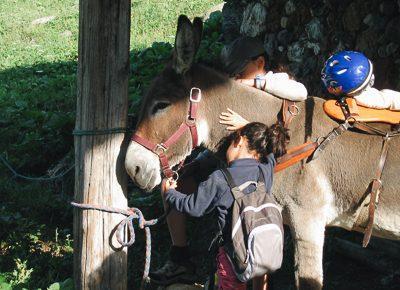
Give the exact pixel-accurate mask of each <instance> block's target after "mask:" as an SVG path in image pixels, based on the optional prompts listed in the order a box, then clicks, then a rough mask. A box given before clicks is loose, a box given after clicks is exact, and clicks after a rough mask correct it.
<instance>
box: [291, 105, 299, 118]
mask: <svg viewBox="0 0 400 290" xmlns="http://www.w3.org/2000/svg"><path fill="white" fill-rule="evenodd" d="M292 107H293V108H295V110H294V112H292V110H291V108H292ZM288 111H289V113H290V115H292V116H297V115H298V114H299V113H300V109H299V107H297V106H296V105H290V106H289V107H288Z"/></svg>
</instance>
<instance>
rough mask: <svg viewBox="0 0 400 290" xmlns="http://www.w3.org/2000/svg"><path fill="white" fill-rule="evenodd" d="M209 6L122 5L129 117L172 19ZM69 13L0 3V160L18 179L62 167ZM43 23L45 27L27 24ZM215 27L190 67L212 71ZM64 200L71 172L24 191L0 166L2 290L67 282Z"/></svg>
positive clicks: (71, 44)
mask: <svg viewBox="0 0 400 290" xmlns="http://www.w3.org/2000/svg"><path fill="white" fill-rule="evenodd" d="M219 2H221V1H220V0H203V1H195V0H191V1H179V0H164V1H155V0H145V1H139V0H132V26H131V76H130V80H129V96H130V100H131V105H130V112H135V110H136V108H137V107H136V106H135V105H134V104H135V102H136V101H137V100H139V99H140V97H141V95H142V94H143V91H144V89H145V88H146V86H147V85H148V84H149V82H150V80H151V79H152V78H153V77H154V76H155V75H156V74H157V72H158V71H159V70H161V69H162V67H163V63H164V62H165V61H166V60H167V59H168V58H169V56H170V52H171V48H172V46H171V44H173V41H174V36H175V32H176V21H177V18H178V16H179V15H180V14H186V15H188V16H189V17H190V18H193V17H194V16H202V15H203V14H204V13H205V12H206V11H207V10H209V9H210V8H211V7H212V6H214V5H215V4H218V3H219ZM78 6H79V1H78V0H35V1H33V0H1V1H0V136H1V138H0V154H1V155H2V156H3V157H6V158H7V159H8V160H9V162H10V163H11V164H12V165H13V166H14V167H15V168H16V169H17V171H19V172H20V173H22V174H25V175H29V176H40V175H43V174H46V173H47V171H48V169H52V168H54V166H55V165H57V163H58V162H59V161H60V160H63V159H64V160H66V163H67V165H70V164H71V163H72V158H73V157H72V156H73V137H72V134H71V133H72V130H73V127H74V123H75V98H76V67H77V63H76V62H77V56H78V54H77V48H78V17H79V11H78ZM46 16H54V19H53V20H52V21H50V22H48V23H45V24H39V25H33V24H32V22H33V21H34V20H36V19H39V18H42V17H46ZM219 29H220V19H219V18H218V17H215V18H214V19H212V20H211V21H209V22H208V23H207V24H206V26H205V35H206V36H205V39H204V41H203V42H202V45H201V48H200V53H199V55H198V57H199V59H200V60H202V61H205V62H209V63H212V62H213V59H214V58H215V56H216V55H218V53H219V49H220V46H221V44H220V43H219V42H218V41H217V39H218V37H219V33H218V31H219ZM67 167H68V166H67ZM72 192H73V174H68V175H67V176H66V178H64V179H63V180H58V181H55V182H52V183H35V182H34V183H30V182H25V181H22V180H19V179H15V178H11V174H10V172H9V171H7V170H6V168H5V166H3V165H2V164H1V163H0V228H1V229H2V230H0V289H11V288H7V287H9V284H10V283H11V284H12V285H13V287H12V289H22V288H23V287H25V288H28V289H36V288H38V287H41V288H42V289H46V288H47V287H48V286H49V285H50V284H52V283H53V282H55V281H65V282H64V284H69V283H70V280H66V279H67V278H68V277H72V265H71V263H72V248H71V246H72V240H71V232H72V211H71V208H70V207H69V206H68V202H69V201H70V200H71V198H72ZM154 197H156V198H155V200H153V199H151V200H150V201H148V200H147V199H146V202H145V203H144V204H142V205H141V208H143V209H144V210H145V212H146V214H150V216H152V215H154V214H155V213H157V212H160V211H161V209H162V207H161V205H160V201H159V196H154ZM136 198H137V197H136V196H134V195H131V196H130V202H132V200H135V202H134V203H135V204H138V199H136ZM138 235H139V236H140V237H139V238H138V241H137V243H136V244H135V247H134V248H131V250H130V257H132V256H135V257H136V256H140V257H142V256H141V255H142V252H143V246H144V241H143V236H142V233H138ZM154 238H155V239H156V240H158V241H159V243H157V244H158V246H157V247H156V249H155V253H154V258H155V259H154V260H153V264H154V263H155V264H156V265H158V264H159V263H161V262H162V261H163V257H164V256H165V253H166V248H167V247H168V243H167V240H168V232H167V231H166V228H165V226H164V227H163V228H161V229H160V230H159V231H158V232H157V233H155V234H154ZM162 241H165V242H162ZM129 263H130V271H129V275H130V276H129V281H130V286H132V285H137V283H138V281H139V279H140V278H139V277H140V275H141V270H142V269H140V268H141V267H137V265H132V263H133V260H132V259H130V261H129ZM132 267H133V269H134V272H133V273H132ZM7 285H8V286H7ZM4 287H6V288H4ZM10 287H11V286H10ZM56 288H57V287H56ZM56 288H54V289H56ZM131 288H132V287H131ZM133 288H134V287H133ZM52 289H53V288H52ZM57 289H58V288H57ZM62 289H70V288H68V287H65V288H62Z"/></svg>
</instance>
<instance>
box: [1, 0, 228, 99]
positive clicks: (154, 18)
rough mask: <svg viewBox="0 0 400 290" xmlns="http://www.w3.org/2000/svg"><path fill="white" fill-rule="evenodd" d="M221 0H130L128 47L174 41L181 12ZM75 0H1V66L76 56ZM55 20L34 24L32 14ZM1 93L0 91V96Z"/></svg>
mask: <svg viewBox="0 0 400 290" xmlns="http://www.w3.org/2000/svg"><path fill="white" fill-rule="evenodd" d="M220 2H222V1H221V0H202V1H194V0H193V1H179V0H163V1H160V0H132V16H131V17H132V25H131V50H140V49H144V48H146V47H149V46H151V44H152V43H153V42H156V41H157V42H170V43H173V41H174V36H175V31H176V20H177V18H178V16H179V15H180V14H186V15H188V16H189V17H194V16H202V15H203V14H204V13H205V12H206V11H207V10H208V9H210V8H211V7H212V6H214V5H216V4H218V3H220ZM78 6H79V1H78V0H35V1H32V0H14V1H13V0H2V1H0V70H4V69H8V68H14V67H17V66H32V65H35V64H38V63H43V62H45V63H48V62H60V61H76V59H77V55H78V53H77V47H78V13H79V12H78ZM46 16H55V19H54V20H52V21H50V22H48V23H46V24H39V25H32V21H34V20H35V19H38V18H41V17H46ZM1 97H2V96H1V95H0V98H1Z"/></svg>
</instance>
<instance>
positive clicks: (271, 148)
mask: <svg viewBox="0 0 400 290" xmlns="http://www.w3.org/2000/svg"><path fill="white" fill-rule="evenodd" d="M289 141H290V136H289V130H288V129H286V128H285V127H284V126H283V125H282V123H276V124H274V125H272V126H271V127H268V128H267V129H266V130H265V142H266V144H267V146H266V149H267V150H266V153H267V154H269V153H271V152H272V153H274V156H275V158H278V157H281V156H282V155H284V154H285V153H286V146H287V144H288V143H289Z"/></svg>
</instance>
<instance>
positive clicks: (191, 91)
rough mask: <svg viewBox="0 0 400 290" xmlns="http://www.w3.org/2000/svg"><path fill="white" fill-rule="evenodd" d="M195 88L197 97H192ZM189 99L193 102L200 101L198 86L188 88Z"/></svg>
mask: <svg viewBox="0 0 400 290" xmlns="http://www.w3.org/2000/svg"><path fill="white" fill-rule="evenodd" d="M194 90H197V91H198V92H199V94H198V95H197V99H194V98H193V91H194ZM189 100H190V101H191V102H193V103H199V102H200V101H201V90H200V89H199V88H196V87H193V88H191V89H190V96H189Z"/></svg>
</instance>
